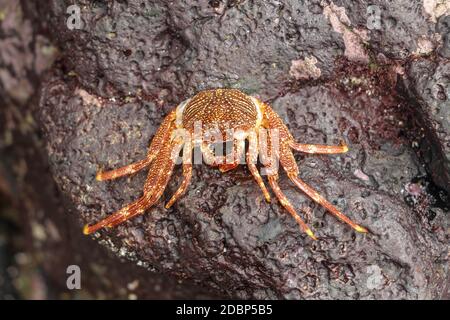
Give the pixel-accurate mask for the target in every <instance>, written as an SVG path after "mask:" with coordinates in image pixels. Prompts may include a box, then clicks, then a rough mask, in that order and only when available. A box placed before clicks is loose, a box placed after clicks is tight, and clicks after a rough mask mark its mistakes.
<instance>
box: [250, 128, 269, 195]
mask: <svg viewBox="0 0 450 320" xmlns="http://www.w3.org/2000/svg"><path fill="white" fill-rule="evenodd" d="M248 141H249V146H248V151H247V156H246V158H247V166H248V169H249V170H250V172H251V174H252V175H253V178H254V179H255V180H256V183H257V184H258V185H259V187H260V188H261V191H262V192H263V194H264V197H265V198H266V201H267V202H270V194H269V191H267V188H266V185H265V184H264V181H263V179H262V178H261V175H260V174H259V172H258V168H256V161H257V159H258V139H257V138H256V133H255V134H250V135H249V136H248Z"/></svg>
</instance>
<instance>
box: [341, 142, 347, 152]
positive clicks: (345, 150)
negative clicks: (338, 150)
mask: <svg viewBox="0 0 450 320" xmlns="http://www.w3.org/2000/svg"><path fill="white" fill-rule="evenodd" d="M341 146H342V153H346V152H348V145H347V144H346V143H345V142H344V141H343V140H342V141H341Z"/></svg>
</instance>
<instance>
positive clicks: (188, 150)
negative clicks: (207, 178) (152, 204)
mask: <svg viewBox="0 0 450 320" xmlns="http://www.w3.org/2000/svg"><path fill="white" fill-rule="evenodd" d="M191 179H192V143H191V141H186V143H185V145H184V150H183V182H182V183H181V185H180V187H179V188H178V190H177V191H176V192H175V193H174V195H173V196H172V198H170V200H169V202H167V204H166V205H165V208H166V209H169V208H170V207H171V206H172V205H173V204H174V203H175V201H177V200H178V199H179V198H180V197H181V196H182V195H183V194H184V193H185V192H186V189H187V188H188V186H189V183H190V182H191Z"/></svg>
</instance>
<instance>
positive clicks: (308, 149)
mask: <svg viewBox="0 0 450 320" xmlns="http://www.w3.org/2000/svg"><path fill="white" fill-rule="evenodd" d="M289 146H290V147H291V148H292V149H295V150H297V151H300V152H305V153H320V154H336V153H346V152H347V151H348V146H347V145H346V144H345V143H343V142H342V144H341V145H340V146H327V145H321V144H301V143H296V142H294V141H291V142H289Z"/></svg>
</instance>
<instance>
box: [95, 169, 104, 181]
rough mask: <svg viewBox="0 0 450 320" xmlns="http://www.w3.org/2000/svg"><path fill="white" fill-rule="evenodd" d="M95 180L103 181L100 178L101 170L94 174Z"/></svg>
mask: <svg viewBox="0 0 450 320" xmlns="http://www.w3.org/2000/svg"><path fill="white" fill-rule="evenodd" d="M95 180H97V181H103V179H102V172H101V171H99V172H97V174H96V175H95Z"/></svg>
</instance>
